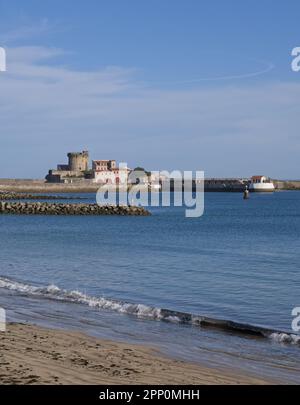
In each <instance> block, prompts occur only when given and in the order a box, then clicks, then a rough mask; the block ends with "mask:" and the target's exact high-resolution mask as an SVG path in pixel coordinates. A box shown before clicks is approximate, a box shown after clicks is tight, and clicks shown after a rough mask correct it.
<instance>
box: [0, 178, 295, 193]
mask: <svg viewBox="0 0 300 405" xmlns="http://www.w3.org/2000/svg"><path fill="white" fill-rule="evenodd" d="M273 182H274V184H275V185H276V190H275V191H299V190H300V181H299V180H290V181H285V180H273ZM98 189H99V184H97V183H91V182H89V181H87V182H81V183H80V182H75V183H69V184H66V183H46V182H45V180H42V179H0V191H3V192H11V193H46V194H47V193H64V194H68V193H70V194H71V193H82V194H86V193H96V192H97V191H98ZM121 191H127V188H126V189H124V190H123V189H121ZM205 191H206V192H209V193H215V192H217V193H218V192H229V193H231V192H233V193H236V192H242V191H243V189H242V190H234V189H233V190H223V189H206V190H205Z"/></svg>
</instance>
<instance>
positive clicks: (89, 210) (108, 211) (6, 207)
mask: <svg viewBox="0 0 300 405" xmlns="http://www.w3.org/2000/svg"><path fill="white" fill-rule="evenodd" d="M0 214H14V215H134V216H148V215H151V214H150V212H149V211H147V210H146V209H145V208H143V207H127V206H99V205H97V204H59V203H53V204H51V203H47V202H36V203H28V202H16V203H14V202H13V203H10V202H0Z"/></svg>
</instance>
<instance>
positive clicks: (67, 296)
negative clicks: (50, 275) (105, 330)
mask: <svg viewBox="0 0 300 405" xmlns="http://www.w3.org/2000/svg"><path fill="white" fill-rule="evenodd" d="M0 288H5V289H8V290H11V291H16V292H18V293H23V294H28V295H30V296H36V297H41V298H48V299H53V300H57V301H64V302H71V303H77V304H84V305H88V306H89V307H92V308H100V309H105V310H111V311H115V312H119V313H121V314H128V315H134V316H137V317H140V318H145V319H152V320H157V321H165V322H173V323H178V324H188V325H193V326H199V327H201V328H209V329H215V330H219V331H223V332H230V333H236V334H240V335H245V336H256V337H261V338H269V339H271V340H272V341H274V342H277V343H284V344H294V345H300V335H296V334H292V333H287V332H284V331H280V330H274V329H268V328H264V327H261V326H255V325H250V324H244V323H239V322H235V321H230V320H223V319H215V318H210V317H206V316H201V315H194V314H191V313H186V312H179V311H174V310H169V309H164V308H157V307H152V306H148V305H144V304H136V303H130V302H125V301H119V300H114V299H109V298H105V297H92V296H89V295H87V294H84V293H82V292H80V291H77V290H73V291H68V290H65V289H61V288H59V287H57V286H56V285H54V284H51V285H48V286H46V287H41V286H34V285H30V284H24V283H22V282H19V281H14V280H10V279H8V278H5V277H0Z"/></svg>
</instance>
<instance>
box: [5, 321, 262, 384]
mask: <svg viewBox="0 0 300 405" xmlns="http://www.w3.org/2000/svg"><path fill="white" fill-rule="evenodd" d="M0 383H1V384H95V385H97V384H267V383H268V381H263V380H261V379H256V378H253V377H249V376H246V375H240V374H239V375H238V374H236V375H235V374H233V373H231V372H228V373H227V372H226V373H225V372H224V371H221V370H216V369H210V368H207V367H202V366H198V365H194V364H189V363H185V362H181V361H177V360H173V359H169V358H166V357H163V356H161V355H160V354H159V353H158V352H157V351H155V350H153V349H151V348H148V347H144V346H139V345H131V344H124V343H117V342H111V341H106V340H99V339H96V338H93V337H89V336H86V335H84V334H82V333H77V332H66V331H61V330H52V329H51V330H50V329H45V328H41V327H37V326H32V325H28V324H26V325H24V324H12V323H11V324H9V325H8V327H7V331H6V332H1V333H0Z"/></svg>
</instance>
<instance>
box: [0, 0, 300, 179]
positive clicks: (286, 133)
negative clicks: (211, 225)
mask: <svg viewBox="0 0 300 405" xmlns="http://www.w3.org/2000/svg"><path fill="white" fill-rule="evenodd" d="M299 17H300V4H299V2H298V1H296V0H295V1H292V0H290V1H289V2H283V1H276V2H275V1H269V0H260V1H258V0H256V1H255V0H252V1H247V0H246V1H243V2H241V1H237V0H236V1H234V0H227V1H226V2H225V1H222V0H218V1H217V0H214V1H204V0H202V1H201V0H186V1H179V0H164V1H162V0H160V1H158V0H148V1H143V0H140V1H135V0H127V1H124V0H123V1H121V0H109V1H108V0H107V1H104V0H87V1H85V2H81V1H70V0H64V1H63V2H61V1H57V0H51V1H43V2H41V1H36V0H35V1H33V0H31V1H30V0H27V1H26V2H24V1H21V0H19V1H16V0H10V1H3V0H2V1H1V0H0V46H2V47H5V49H6V52H7V72H5V73H3V72H2V73H0V134H1V135H0V145H1V150H2V151H3V152H4V153H3V156H2V159H1V160H0V177H43V176H44V175H45V174H46V172H47V170H48V169H49V168H50V167H55V165H56V163H62V162H63V161H64V160H65V159H66V157H65V155H66V153H67V152H68V151H69V150H81V149H89V150H90V152H91V157H92V158H95V159H96V158H98V159H101V158H103V159H105V158H115V159H117V160H118V161H126V162H127V163H128V164H129V166H130V167H134V166H137V165H143V166H145V167H146V168H147V169H153V170H160V169H161V170H164V169H168V170H172V169H174V170H175V169H179V170H180V169H182V170H204V171H205V172H206V176H220V177H221V176H222V177H224V176H249V175H252V174H260V173H263V174H267V175H270V176H273V177H281V178H300V173H299V169H298V161H299V152H300V137H299V130H298V127H299V125H298V121H299V116H300V73H295V72H292V70H291V67H290V65H291V61H292V57H291V50H292V49H293V48H294V47H296V46H300V25H299Z"/></svg>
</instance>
